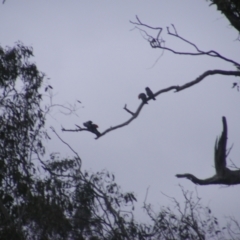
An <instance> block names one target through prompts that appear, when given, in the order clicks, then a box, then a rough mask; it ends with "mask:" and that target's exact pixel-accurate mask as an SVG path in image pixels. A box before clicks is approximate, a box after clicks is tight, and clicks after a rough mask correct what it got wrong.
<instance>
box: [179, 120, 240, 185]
mask: <svg viewBox="0 0 240 240" xmlns="http://www.w3.org/2000/svg"><path fill="white" fill-rule="evenodd" d="M222 122H223V131H222V135H221V137H220V139H219V140H218V139H217V140H216V143H215V156H214V163H215V170H216V174H215V175H213V176H212V177H210V178H206V179H199V178H197V177H195V176H194V175H193V174H191V173H185V174H177V175H176V177H177V178H187V179H188V180H190V181H192V182H193V183H195V184H198V185H210V184H224V185H235V184H240V170H230V169H229V168H227V167H226V157H227V120H226V118H225V117H223V118H222Z"/></svg>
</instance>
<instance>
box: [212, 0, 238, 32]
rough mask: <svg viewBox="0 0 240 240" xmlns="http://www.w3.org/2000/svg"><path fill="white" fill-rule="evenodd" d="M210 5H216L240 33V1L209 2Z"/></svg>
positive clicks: (217, 0)
mask: <svg viewBox="0 0 240 240" xmlns="http://www.w3.org/2000/svg"><path fill="white" fill-rule="evenodd" d="M208 1H210V2H211V4H210V5H216V6H217V10H219V11H221V13H222V14H224V15H225V17H226V18H227V19H228V20H229V22H230V23H231V25H232V26H233V27H234V28H236V30H237V31H238V32H239V33H240V1H239V0H208Z"/></svg>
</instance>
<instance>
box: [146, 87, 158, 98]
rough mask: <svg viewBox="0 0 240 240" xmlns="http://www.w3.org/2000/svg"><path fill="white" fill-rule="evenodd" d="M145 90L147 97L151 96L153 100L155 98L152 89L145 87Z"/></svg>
mask: <svg viewBox="0 0 240 240" xmlns="http://www.w3.org/2000/svg"><path fill="white" fill-rule="evenodd" d="M145 90H146V93H147V95H148V97H149V98H151V99H153V100H156V98H155V97H154V94H153V92H152V90H151V89H150V88H149V87H146V88H145Z"/></svg>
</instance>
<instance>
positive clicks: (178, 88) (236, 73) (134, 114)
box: [62, 69, 240, 139]
mask: <svg viewBox="0 0 240 240" xmlns="http://www.w3.org/2000/svg"><path fill="white" fill-rule="evenodd" d="M216 74H219V75H227V76H236V77H240V71H224V70H218V69H215V70H208V71H206V72H204V73H203V74H201V75H200V76H199V77H197V78H196V79H194V80H193V81H190V82H188V83H185V84H183V85H182V86H171V87H168V88H164V89H161V90H159V91H157V92H156V93H154V97H157V96H158V95H160V94H162V93H166V92H169V91H171V90H175V92H180V91H182V90H184V89H186V88H189V87H192V86H193V85H195V84H198V83H200V82H201V81H202V80H203V79H204V78H206V77H208V76H210V75H216ZM149 100H151V99H150V98H147V101H149ZM144 105H145V104H144V103H141V104H140V105H139V107H138V108H137V110H136V112H132V111H130V110H129V109H128V108H127V105H126V104H125V106H124V108H123V109H124V110H125V111H127V112H128V113H130V114H131V115H132V117H131V118H130V119H128V120H127V121H126V122H124V123H121V124H119V125H116V126H114V127H110V128H108V129H106V130H105V131H103V132H102V133H101V135H100V136H98V137H96V138H95V139H98V138H100V137H102V136H103V135H105V134H107V133H109V132H111V131H113V130H116V129H118V128H122V127H124V126H127V125H128V124H130V123H131V122H132V121H133V120H134V119H135V118H137V117H138V115H139V114H140V112H141V110H142V108H143V106H144ZM75 125H76V124H75ZM76 126H77V128H76V129H65V128H62V131H65V132H80V131H88V129H86V128H81V127H80V126H78V125H76ZM89 132H90V131H89Z"/></svg>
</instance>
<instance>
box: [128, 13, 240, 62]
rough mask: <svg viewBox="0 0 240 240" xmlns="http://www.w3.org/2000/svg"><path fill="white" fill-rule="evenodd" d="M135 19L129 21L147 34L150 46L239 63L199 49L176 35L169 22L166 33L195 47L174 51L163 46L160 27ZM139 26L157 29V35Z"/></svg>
mask: <svg viewBox="0 0 240 240" xmlns="http://www.w3.org/2000/svg"><path fill="white" fill-rule="evenodd" d="M136 19H137V22H132V21H130V22H131V23H132V24H134V25H137V27H136V28H137V29H138V30H140V31H141V32H144V33H145V34H146V36H148V38H147V40H148V42H149V43H150V45H151V47H152V48H160V49H163V50H167V51H170V52H172V53H174V54H178V55H191V56H201V55H207V56H210V57H217V58H220V59H222V60H224V61H226V62H230V63H232V64H234V65H236V66H240V63H238V62H236V61H233V60H232V59H229V58H226V57H224V56H222V55H221V54H219V53H218V52H216V51H214V50H209V51H203V50H201V49H199V48H198V47H197V45H196V44H194V43H192V42H190V41H189V40H187V39H185V38H183V37H182V36H180V35H178V33H177V30H176V27H175V26H174V25H173V24H171V27H172V29H173V30H172V31H171V28H170V27H166V29H167V33H168V34H169V35H170V36H172V37H176V38H178V39H180V40H181V41H183V42H185V43H187V44H189V45H191V46H192V47H193V48H194V49H195V52H183V51H176V50H174V49H172V48H168V47H165V46H163V45H162V44H161V43H162V42H166V41H164V40H162V39H160V35H161V33H162V30H163V28H162V27H151V26H149V25H147V24H144V23H142V22H141V21H140V19H139V18H138V16H136ZM139 26H140V27H139ZM141 27H143V28H147V29H151V30H156V31H157V36H156V37H154V36H152V35H150V34H149V33H148V32H147V31H146V30H143V29H142V28H141ZM145 39H146V38H145Z"/></svg>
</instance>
